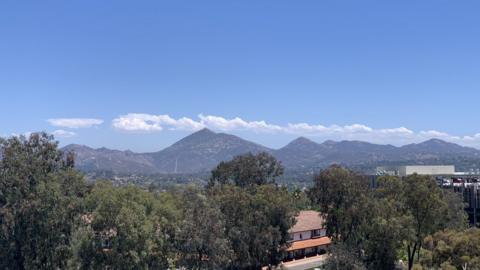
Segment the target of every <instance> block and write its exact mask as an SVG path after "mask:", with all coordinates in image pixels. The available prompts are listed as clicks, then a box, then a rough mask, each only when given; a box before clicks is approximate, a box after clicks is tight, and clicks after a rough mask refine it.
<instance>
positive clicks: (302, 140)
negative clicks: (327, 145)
mask: <svg viewBox="0 0 480 270" xmlns="http://www.w3.org/2000/svg"><path fill="white" fill-rule="evenodd" d="M311 143H315V142H314V141H312V140H310V139H309V138H306V137H303V136H301V137H298V138H296V139H295V140H293V141H291V142H290V144H311Z"/></svg>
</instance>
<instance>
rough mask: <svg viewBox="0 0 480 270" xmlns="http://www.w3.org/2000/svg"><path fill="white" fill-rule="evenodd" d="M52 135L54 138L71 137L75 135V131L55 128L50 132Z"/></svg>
mask: <svg viewBox="0 0 480 270" xmlns="http://www.w3.org/2000/svg"><path fill="white" fill-rule="evenodd" d="M52 134H53V136H55V137H56V138H71V137H74V136H76V135H77V133H75V132H73V131H68V130H63V129H57V130H55V131H54V132H52Z"/></svg>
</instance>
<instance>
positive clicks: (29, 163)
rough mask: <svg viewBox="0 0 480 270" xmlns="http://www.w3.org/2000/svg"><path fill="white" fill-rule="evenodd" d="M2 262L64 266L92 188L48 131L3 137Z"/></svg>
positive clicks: (36, 266) (0, 170) (3, 264)
mask: <svg viewBox="0 0 480 270" xmlns="http://www.w3.org/2000/svg"><path fill="white" fill-rule="evenodd" d="M0 153H1V154H0V156H1V157H2V158H1V159H0V268H2V269H59V268H65V267H66V264H67V261H68V258H69V257H70V256H71V250H70V240H71V235H72V232H73V230H74V225H75V223H76V220H77V217H78V216H79V213H80V212H81V211H82V198H83V197H84V196H85V194H86V193H87V191H88V188H87V186H86V184H85V182H84V179H83V176H82V175H80V174H78V173H77V172H76V171H74V170H73V169H72V168H71V166H70V164H68V162H66V160H65V157H64V155H63V153H62V152H61V151H60V150H58V147H57V142H55V141H54V140H53V137H52V136H48V135H47V134H45V133H33V134H31V135H30V136H29V137H28V138H26V137H23V136H21V137H12V138H10V139H7V140H0Z"/></svg>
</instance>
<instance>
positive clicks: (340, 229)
mask: <svg viewBox="0 0 480 270" xmlns="http://www.w3.org/2000/svg"><path fill="white" fill-rule="evenodd" d="M369 191H370V190H369V185H368V182H367V181H366V179H364V178H363V177H361V176H359V175H357V174H355V173H353V172H352V171H349V170H347V169H344V168H342V167H340V166H337V165H333V166H331V167H329V168H328V169H326V170H323V171H321V172H320V174H318V175H316V176H315V178H314V184H313V187H312V188H311V189H310V190H309V191H308V194H309V196H310V198H311V200H312V202H313V204H315V205H317V206H318V208H319V209H320V212H321V213H322V215H323V217H324V219H325V226H326V229H327V235H328V236H330V237H332V238H333V239H334V240H335V241H341V242H348V244H351V245H354V246H356V245H359V244H360V243H361V242H362V241H363V236H362V231H361V230H360V227H361V226H362V225H363V224H366V222H367V221H368V220H369V219H370V218H371V215H370V213H369V212H370V207H369V206H368V205H369V203H370V202H369Z"/></svg>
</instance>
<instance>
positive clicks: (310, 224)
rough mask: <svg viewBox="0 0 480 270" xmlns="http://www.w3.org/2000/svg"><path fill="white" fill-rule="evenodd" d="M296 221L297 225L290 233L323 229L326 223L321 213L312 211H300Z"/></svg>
mask: <svg viewBox="0 0 480 270" xmlns="http://www.w3.org/2000/svg"><path fill="white" fill-rule="evenodd" d="M296 221H297V222H296V223H295V225H293V227H292V228H291V229H290V233H294V232H304V231H311V230H315V229H322V228H323V223H324V220H323V218H322V217H321V216H320V212H317V211H312V210H307V211H300V213H299V214H298V216H297V217H296Z"/></svg>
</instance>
